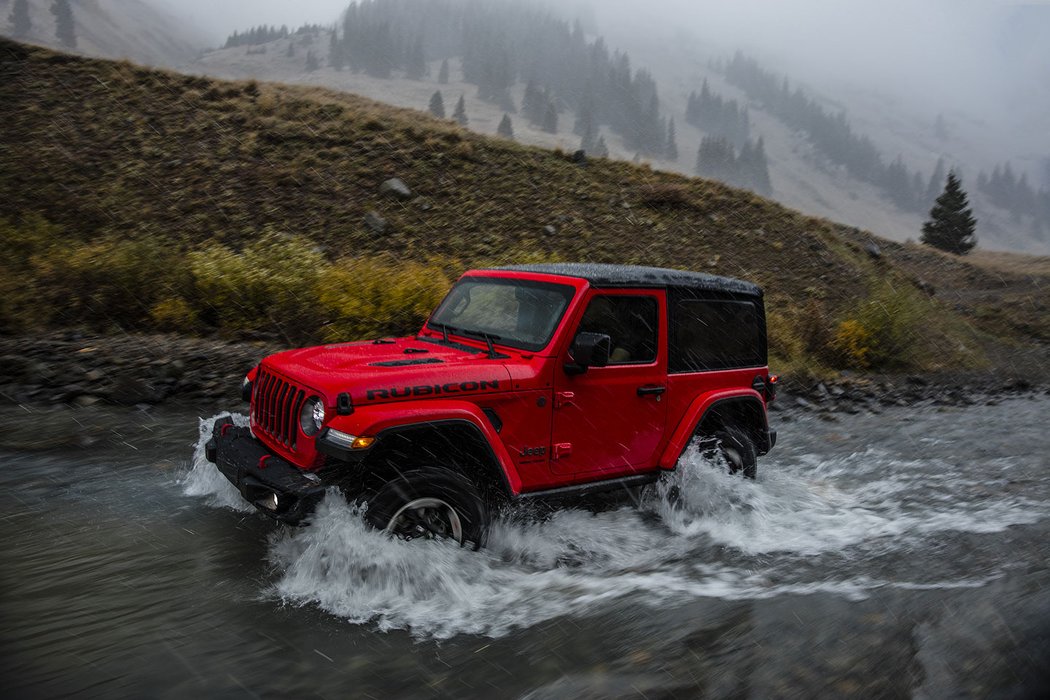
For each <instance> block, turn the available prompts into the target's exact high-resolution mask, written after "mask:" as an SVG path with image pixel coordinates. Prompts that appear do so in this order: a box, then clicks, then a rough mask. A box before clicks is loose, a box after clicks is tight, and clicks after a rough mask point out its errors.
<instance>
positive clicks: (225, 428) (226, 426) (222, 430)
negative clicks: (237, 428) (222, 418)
mask: <svg viewBox="0 0 1050 700" xmlns="http://www.w3.org/2000/svg"><path fill="white" fill-rule="evenodd" d="M232 427H233V423H225V424H223V426H222V427H221V428H219V435H221V436H222V437H226V433H227V432H229V430H230V428H232Z"/></svg>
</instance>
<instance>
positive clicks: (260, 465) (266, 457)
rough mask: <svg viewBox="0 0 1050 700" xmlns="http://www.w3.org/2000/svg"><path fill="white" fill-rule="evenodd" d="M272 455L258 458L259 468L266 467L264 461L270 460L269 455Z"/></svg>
mask: <svg viewBox="0 0 1050 700" xmlns="http://www.w3.org/2000/svg"><path fill="white" fill-rule="evenodd" d="M272 456H273V455H263V456H262V457H260V458H259V469H260V470H262V469H266V463H267V462H269V461H270V457H272Z"/></svg>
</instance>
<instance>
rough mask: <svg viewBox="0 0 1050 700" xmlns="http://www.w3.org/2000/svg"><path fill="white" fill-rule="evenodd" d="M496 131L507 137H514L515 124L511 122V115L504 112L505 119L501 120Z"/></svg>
mask: <svg viewBox="0 0 1050 700" xmlns="http://www.w3.org/2000/svg"><path fill="white" fill-rule="evenodd" d="M496 133H497V134H499V135H500V136H502V137H503V138H505V139H513V138H514V125H513V124H511V123H510V115H509V114H507V113H504V114H503V119H500V121H499V128H498V129H496Z"/></svg>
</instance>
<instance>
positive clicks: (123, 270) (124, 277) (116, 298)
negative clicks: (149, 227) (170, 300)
mask: <svg viewBox="0 0 1050 700" xmlns="http://www.w3.org/2000/svg"><path fill="white" fill-rule="evenodd" d="M31 262H32V266H33V268H34V274H35V276H36V279H37V280H38V283H39V285H40V298H39V301H40V303H43V304H48V305H50V306H51V308H53V309H54V310H55V319H56V320H61V321H64V322H66V323H71V324H76V323H88V324H91V325H94V326H112V325H117V326H119V327H122V328H141V327H146V326H148V325H149V319H150V310H151V309H152V307H153V305H154V304H155V303H156V302H157V301H159V300H160V299H161V298H163V297H167V296H170V295H171V294H172V290H173V289H174V288H176V287H177V286H178V277H179V274H180V270H181V269H182V264H181V261H180V260H179V257H178V255H177V254H176V253H174V252H173V251H172V249H171V247H170V246H168V245H165V244H164V243H163V242H161V241H158V240H156V239H154V238H150V237H141V238H133V239H131V240H121V239H119V238H117V237H115V236H106V237H103V238H99V239H96V240H94V241H91V242H88V243H80V244H78V243H76V242H65V241H59V242H55V243H54V244H53V245H51V246H50V247H49V248H47V249H46V250H44V251H43V252H40V253H37V254H36V255H35V256H33V258H32V260H31Z"/></svg>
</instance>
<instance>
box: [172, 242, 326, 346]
mask: <svg viewBox="0 0 1050 700" xmlns="http://www.w3.org/2000/svg"><path fill="white" fill-rule="evenodd" d="M189 267H190V271H191V273H192V275H193V284H194V287H195V290H196V299H195V306H196V307H197V308H198V309H199V310H200V311H201V317H202V319H203V320H205V321H208V322H210V323H212V324H213V325H215V326H219V327H221V328H222V329H224V330H228V331H248V330H257V329H265V330H269V331H272V332H276V333H279V334H280V335H281V336H283V337H284V338H285V339H286V340H291V339H293V338H294V339H299V338H303V337H306V336H307V335H309V333H310V331H312V330H313V329H314V328H315V327H316V320H315V315H316V311H315V308H314V306H315V301H316V288H317V283H318V281H319V280H320V278H321V275H322V273H323V272H324V271H325V269H326V263H325V261H324V256H323V255H322V254H321V253H320V251H318V250H317V249H316V247H315V246H314V245H313V244H312V243H310V241H308V240H306V239H305V238H300V237H296V236H287V235H283V234H278V233H274V232H272V231H268V232H267V233H265V234H263V236H262V237H261V238H260V239H259V240H257V241H255V242H254V243H252V244H251V245H249V246H247V247H246V248H245V249H244V250H243V251H242V252H240V253H237V252H235V251H233V250H231V249H229V248H227V247H225V246H222V245H219V244H217V243H212V244H208V245H206V246H204V247H203V248H200V249H198V250H195V251H193V252H191V253H190V255H189Z"/></svg>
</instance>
